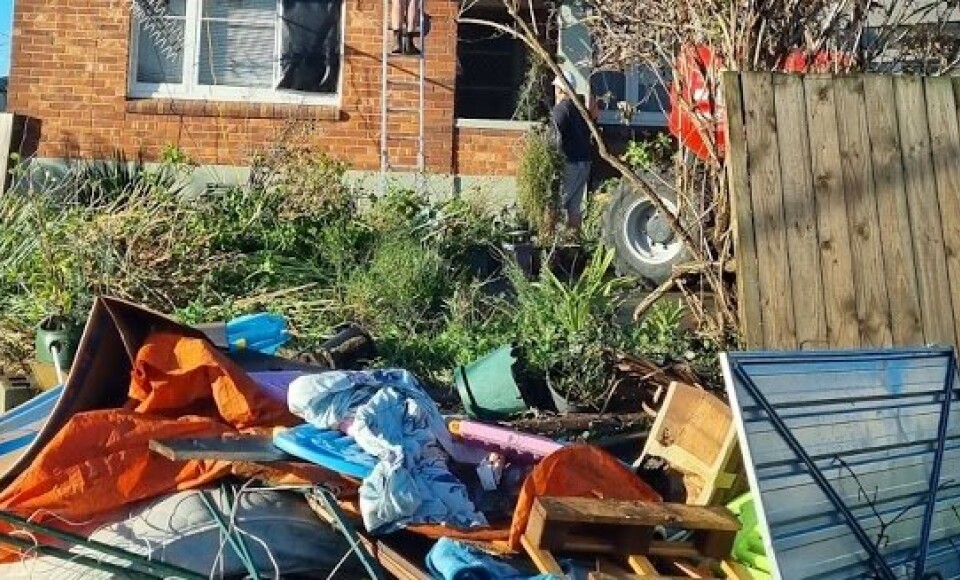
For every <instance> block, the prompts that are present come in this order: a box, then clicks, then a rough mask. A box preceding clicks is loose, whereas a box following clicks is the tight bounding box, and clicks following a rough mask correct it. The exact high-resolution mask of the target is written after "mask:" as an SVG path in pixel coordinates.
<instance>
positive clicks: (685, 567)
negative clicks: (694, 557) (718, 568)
mask: <svg viewBox="0 0 960 580" xmlns="http://www.w3.org/2000/svg"><path fill="white" fill-rule="evenodd" d="M668 564H669V566H670V567H671V568H672V569H674V570H676V571H677V572H679V573H680V576H681V577H682V578H716V576H714V575H713V573H712V572H711V571H710V570H708V569H706V568H703V567H700V566H697V565H695V564H692V563H690V562H685V561H683V560H670V561H669V562H668Z"/></svg>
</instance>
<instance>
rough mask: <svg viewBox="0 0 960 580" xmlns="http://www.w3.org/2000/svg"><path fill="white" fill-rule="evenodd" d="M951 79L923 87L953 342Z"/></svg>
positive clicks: (957, 253)
mask: <svg viewBox="0 0 960 580" xmlns="http://www.w3.org/2000/svg"><path fill="white" fill-rule="evenodd" d="M953 80H955V79H949V78H947V77H931V78H928V79H926V89H927V118H928V119H929V125H930V145H931V153H932V156H933V168H934V171H936V182H937V198H938V200H939V202H940V224H941V227H942V228H943V249H944V258H945V259H946V261H947V278H948V279H949V280H950V286H949V287H948V288H944V289H943V294H945V298H946V300H947V301H949V302H950V303H952V305H953V310H952V312H951V313H946V314H947V315H948V316H947V318H949V319H950V321H951V323H952V325H953V330H954V333H953V336H952V337H951V338H952V340H953V344H960V336H958V332H960V329H958V328H957V321H960V295H958V293H960V165H958V160H960V129H958V127H957V100H956V97H955V96H954V90H953V87H954V83H953ZM950 314H952V316H949V315H950Z"/></svg>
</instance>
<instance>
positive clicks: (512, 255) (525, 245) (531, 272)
mask: <svg viewBox="0 0 960 580" xmlns="http://www.w3.org/2000/svg"><path fill="white" fill-rule="evenodd" d="M503 250H504V252H505V253H506V255H507V258H508V259H509V260H510V261H512V262H513V263H514V264H516V265H517V267H519V268H520V271H521V272H523V274H524V275H525V276H526V277H527V278H536V277H537V276H539V275H540V267H541V258H540V248H539V247H537V246H536V245H535V244H533V243H532V242H515V243H510V244H504V245H503Z"/></svg>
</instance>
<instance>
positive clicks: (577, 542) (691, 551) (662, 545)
mask: <svg viewBox="0 0 960 580" xmlns="http://www.w3.org/2000/svg"><path fill="white" fill-rule="evenodd" d="M527 541H528V542H529V541H530V539H529V538H528V539H527ZM531 546H533V544H532V543H531ZM558 551H563V552H577V553H581V554H617V555H628V554H624V553H623V552H622V550H620V549H619V548H618V547H617V546H616V545H614V544H612V543H611V542H609V541H607V540H606V539H604V538H589V537H572V538H570V539H569V540H568V541H567V542H566V543H565V544H564V546H563V548H562V550H558ZM643 555H644V556H656V557H663V558H702V557H704V555H705V554H704V553H703V552H702V551H701V550H700V548H698V547H697V546H696V545H694V543H693V542H674V541H666V540H653V541H652V542H650V545H649V547H648V548H647V549H646V550H644V552H643ZM729 555H730V554H729V553H727V554H724V555H722V556H715V557H724V558H726V557H729Z"/></svg>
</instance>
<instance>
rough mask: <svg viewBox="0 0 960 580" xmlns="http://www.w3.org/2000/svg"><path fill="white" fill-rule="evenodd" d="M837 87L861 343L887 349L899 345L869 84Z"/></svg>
mask: <svg viewBox="0 0 960 580" xmlns="http://www.w3.org/2000/svg"><path fill="white" fill-rule="evenodd" d="M834 82H835V83H836V85H835V95H836V100H837V134H838V137H839V139H840V140H839V143H840V169H841V173H842V174H843V186H844V199H846V207H847V212H846V213H847V222H848V231H849V234H850V247H851V250H852V255H853V279H854V293H855V294H856V297H857V320H858V322H859V324H858V326H859V329H860V343H861V345H862V346H872V347H887V346H891V345H892V343H893V335H892V333H891V331H890V301H889V299H888V298H887V285H886V280H885V276H884V269H883V252H882V250H881V248H880V244H881V240H880V222H879V220H878V218H877V198H876V192H875V190H874V187H873V162H872V159H871V157H870V134H869V130H868V128H867V105H866V102H865V101H864V93H863V80H862V79H861V78H860V77H859V76H849V77H842V78H838V79H836V81H834Z"/></svg>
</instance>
